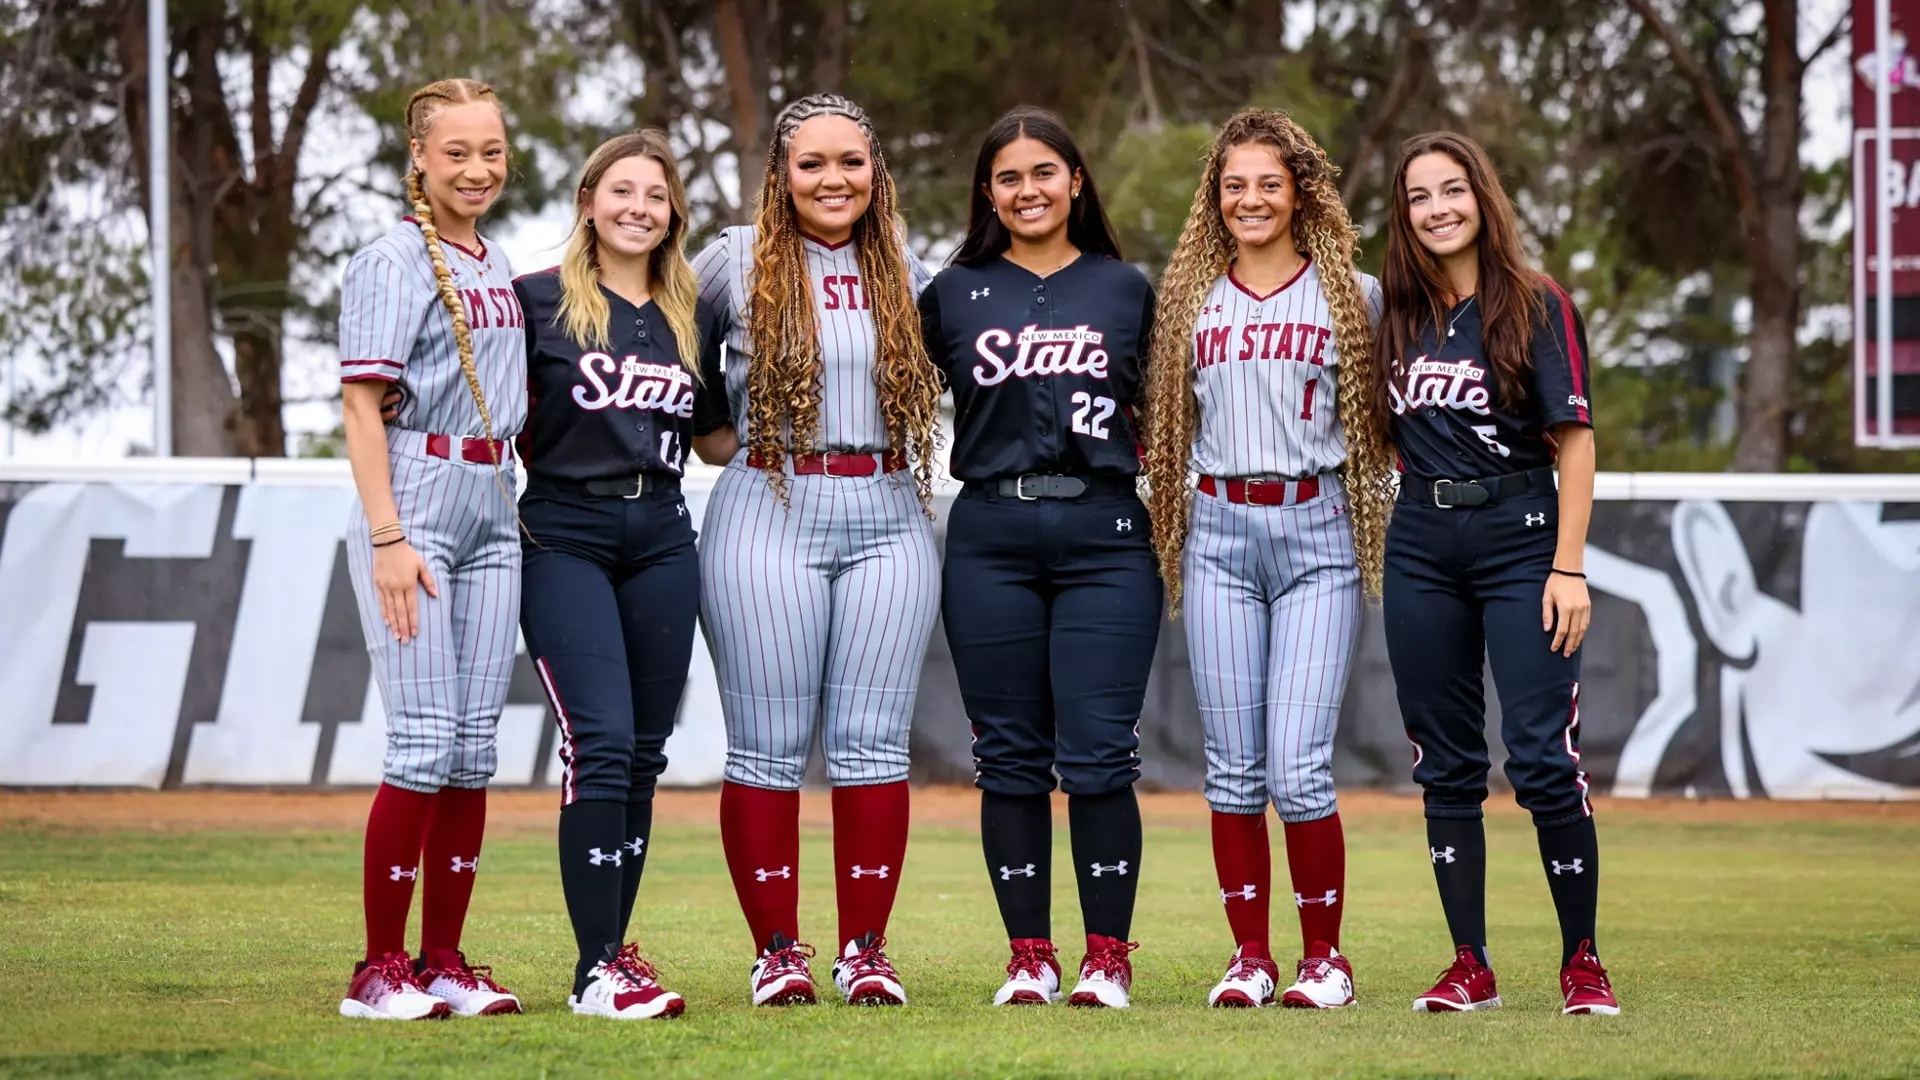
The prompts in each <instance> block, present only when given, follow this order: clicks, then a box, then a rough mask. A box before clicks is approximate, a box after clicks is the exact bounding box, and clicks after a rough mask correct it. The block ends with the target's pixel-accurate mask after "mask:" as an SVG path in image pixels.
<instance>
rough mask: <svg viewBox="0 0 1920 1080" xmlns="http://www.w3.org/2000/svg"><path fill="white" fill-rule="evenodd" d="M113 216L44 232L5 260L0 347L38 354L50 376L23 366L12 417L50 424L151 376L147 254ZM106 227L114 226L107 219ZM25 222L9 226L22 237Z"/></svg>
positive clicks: (123, 394)
mask: <svg viewBox="0 0 1920 1080" xmlns="http://www.w3.org/2000/svg"><path fill="white" fill-rule="evenodd" d="M113 224H114V223H113V222H102V221H95V222H92V223H90V225H91V227H79V228H66V229H61V230H59V231H57V232H42V233H40V234H39V235H38V236H37V238H36V242H35V243H32V244H19V245H17V246H15V247H14V254H13V258H12V259H11V260H9V261H7V262H5V263H0V295H5V296H7V297H8V302H7V303H5V304H0V351H3V352H5V353H6V354H7V355H9V356H11V357H13V358H15V359H16V361H17V360H19V359H20V358H31V359H33V360H37V361H38V366H39V367H41V368H42V369H43V370H44V372H45V376H44V378H43V379H34V378H33V377H32V376H33V375H34V372H33V371H32V369H31V368H28V369H25V370H23V371H22V375H23V376H25V377H23V378H22V380H21V393H20V398H19V400H17V401H11V402H9V403H8V405H7V409H6V410H5V413H6V418H7V421H8V422H9V423H12V424H16V425H18V426H20V427H21V428H23V429H25V430H27V431H32V432H44V431H47V430H49V429H51V428H53V427H56V426H58V425H60V424H62V423H66V422H67V421H70V420H72V419H74V418H76V417H78V416H80V415H82V414H84V413H87V412H90V411H94V410H98V409H101V408H105V407H109V406H114V405H120V404H125V403H126V402H128V401H130V400H133V394H131V393H129V391H130V390H137V389H138V388H139V387H140V386H141V385H142V383H143V382H144V381H145V380H147V379H148V378H150V377H151V374H152V373H151V371H150V370H149V367H150V365H148V364H147V363H146V359H147V358H146V355H145V349H144V347H143V345H144V341H143V340H142V339H143V338H147V337H148V336H149V334H148V331H147V327H148V319H147V309H146V306H145V304H146V301H145V298H146V296H147V280H148V277H147V265H146V263H147V260H146V253H145V251H144V250H142V248H141V247H140V246H139V245H137V244H129V243H124V242H121V241H119V240H117V239H115V234H116V233H117V232H118V231H119V230H118V229H115V228H112V227H110V226H112V225H113ZM103 226H106V227H103ZM28 231H29V230H27V229H26V228H24V227H15V228H13V229H0V236H4V235H6V234H7V233H8V232H11V233H12V235H14V236H16V237H17V236H21V235H23V234H25V233H26V232H28Z"/></svg>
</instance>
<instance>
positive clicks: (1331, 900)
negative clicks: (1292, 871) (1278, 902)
mask: <svg viewBox="0 0 1920 1080" xmlns="http://www.w3.org/2000/svg"><path fill="white" fill-rule="evenodd" d="M1339 902H1340V890H1339V889H1328V890H1327V895H1325V896H1301V895H1300V894H1299V893H1294V894H1293V906H1294V907H1298V908H1303V907H1306V906H1307V905H1308V904H1320V905H1322V906H1325V907H1332V906H1333V905H1335V904H1337V903H1339Z"/></svg>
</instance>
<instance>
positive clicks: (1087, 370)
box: [920, 253, 1153, 481]
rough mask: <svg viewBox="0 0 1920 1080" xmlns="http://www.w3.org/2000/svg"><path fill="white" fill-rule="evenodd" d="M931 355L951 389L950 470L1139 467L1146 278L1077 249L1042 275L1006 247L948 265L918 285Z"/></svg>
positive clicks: (982, 474)
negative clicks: (975, 261)
mask: <svg viewBox="0 0 1920 1080" xmlns="http://www.w3.org/2000/svg"><path fill="white" fill-rule="evenodd" d="M920 325H921V329H922V332H923V333H924V335H925V336H926V342H927V354H928V355H929V356H931V357H932V358H933V363H934V365H935V366H936V367H938V368H939V369H940V370H941V372H942V373H943V374H944V376H945V378H946V382H947V385H949V386H951V387H952V388H953V411H954V437H953V459H952V469H953V475H954V476H955V477H956V478H958V479H960V480H964V481H979V480H996V479H1000V478H1003V477H1009V476H1020V475H1023V474H1026V473H1056V474H1081V475H1086V474H1094V473H1106V474H1118V475H1125V476H1133V475H1135V474H1137V473H1138V472H1139V471H1140V455H1139V450H1138V442H1137V440H1136V438H1135V433H1134V423H1133V404H1134V401H1135V399H1137V398H1138V396H1139V394H1140V375H1141V367H1142V365H1143V363H1144V362H1145V360H1146V352H1147V337H1148V335H1149V334H1150V333H1151V332H1152V330H1153V286H1151V285H1149V284H1148V283H1147V279H1146V277H1145V275H1143V274H1141V273H1140V271H1138V270H1136V269H1134V268H1133V267H1132V266H1130V265H1128V264H1126V263H1124V262H1120V261H1119V260H1117V259H1110V258H1108V257H1107V256H1105V255H1097V254H1093V253H1086V254H1082V255H1081V256H1080V257H1079V258H1078V259H1076V260H1074V262H1072V263H1071V264H1069V265H1068V266H1066V267H1065V268H1063V269H1061V270H1057V271H1055V272H1054V273H1053V274H1051V275H1049V276H1047V277H1045V278H1042V277H1040V276H1039V275H1037V274H1035V273H1033V272H1032V271H1031V270H1028V269H1026V268H1024V267H1022V266H1020V265H1018V264H1016V263H1014V262H1013V261H1012V260H1010V259H1007V258H1006V257H1005V256H1002V257H1000V258H997V259H994V260H993V261H992V262H989V263H985V264H983V265H980V266H950V267H948V268H947V269H945V270H942V271H941V272H940V273H939V274H937V275H935V276H934V279H933V283H932V284H930V285H928V286H927V288H926V291H925V292H922V293H921V294H920Z"/></svg>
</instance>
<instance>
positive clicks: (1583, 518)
mask: <svg viewBox="0 0 1920 1080" xmlns="http://www.w3.org/2000/svg"><path fill="white" fill-rule="evenodd" d="M1389 205H1391V206H1394V207H1397V208H1399V209H1398V210H1397V211H1396V212H1395V213H1394V214H1393V215H1392V217H1391V219H1390V222H1389V227H1388V230H1387V255H1386V272H1385V283H1386V288H1385V293H1386V309H1385V313H1384V315H1383V316H1382V318H1381V330H1380V334H1379V336H1378V342H1377V346H1376V348H1377V352H1376V365H1377V367H1378V368H1379V371H1380V373H1381V376H1382V378H1381V381H1380V391H1381V404H1382V405H1383V406H1384V408H1382V409H1381V411H1382V413H1384V412H1385V411H1387V410H1390V411H1391V412H1392V431H1393V440H1394V445H1395V448H1396V449H1397V450H1398V451H1399V455H1400V460H1401V461H1402V462H1404V465H1405V470H1406V475H1405V476H1404V477H1403V478H1402V479H1401V483H1400V496H1399V505H1398V506H1397V508H1396V509H1395V511H1394V515H1393V526H1392V528H1391V529H1390V530H1389V531H1388V533H1387V552H1386V632H1387V656H1388V659H1389V660H1390V661H1391V663H1392V665H1393V678H1394V683H1395V686H1396V689H1397V690H1398V692H1399V696H1400V712H1401V715H1402V717H1403V718H1404V720H1405V721H1406V726H1407V738H1408V739H1409V740H1411V741H1412V743H1413V746H1414V763H1413V778H1414V780H1415V781H1417V782H1418V783H1419V784H1420V786H1421V787H1423V788H1425V789H1426V816H1427V855H1428V858H1429V859H1430V860H1431V861H1432V863H1433V872H1434V877H1435V879H1436V881H1437V882H1438V884H1439V886H1440V903H1441V906H1442V907H1443V908H1444V909H1445V911H1446V916H1447V928H1448V930H1449V931H1451V932H1452V934H1453V941H1454V947H1455V956H1454V961H1453V964H1452V966H1451V967H1449V968H1448V969H1447V971H1446V972H1445V973H1444V974H1442V975H1441V977H1440V980H1439V982H1438V983H1437V984H1435V986H1434V987H1433V989H1431V990H1429V991H1428V992H1426V993H1425V994H1422V995H1420V996H1419V997H1418V998H1416V999H1414V1004H1413V1007H1414V1009H1415V1011H1429V1012H1458V1011H1466V1010H1471V1009H1483V1008H1491V1007H1494V1006H1497V1005H1499V1004H1500V995H1499V992H1498V991H1497V990H1496V989H1495V985H1494V978H1493V971H1492V969H1491V968H1490V967H1489V966H1488V962H1487V952H1486V941H1487V936H1486V865H1487V841H1486V833H1485V831H1484V830H1483V829H1482V827H1481V804H1482V803H1484V802H1485V801H1486V798H1487V768H1488V762H1487V745H1486V737H1485V734H1484V731H1485V727H1486V711H1485V708H1486V707H1485V702H1484V701H1483V700H1482V697H1483V690H1482V682H1481V670H1482V665H1483V664H1486V663H1487V662H1489V661H1491V663H1492V667H1493V681H1494V686H1495V687H1496V689H1498V691H1499V693H1500V728H1501V731H1500V734H1501V739H1502V741H1504V742H1505V743H1506V747H1507V754H1508V758H1507V778H1508V779H1509V780H1511V781H1512V782H1513V788H1514V794H1515V796H1516V797H1517V799H1518V800H1519V802H1520V805H1521V806H1523V807H1525V808H1526V809H1527V810H1529V811H1531V812H1532V814H1533V823H1534V826H1535V827H1536V829H1537V830H1538V834H1539V845H1540V861H1541V863H1542V866H1543V868H1544V869H1545V870H1546V871H1547V884H1548V886H1549V887H1550V888H1551V889H1552V892H1553V903H1554V907H1555V909H1556V910H1557V911H1558V913H1559V917H1560V937H1561V943H1562V949H1561V965H1562V966H1561V971H1560V989H1561V993H1562V996H1563V997H1564V999H1565V1004H1564V1008H1563V1011H1564V1012H1567V1013H1608V1014H1612V1013H1617V1012H1619V1011H1620V1004H1619V1002H1618V1000H1616V999H1615V997H1614V993H1613V989H1612V986H1611V985H1610V984H1609V982H1608V979H1607V972H1606V969H1605V968H1603V967H1602V966H1601V965H1600V959H1599V956H1598V955H1597V954H1596V951H1595V949H1594V944H1593V940H1594V908H1595V904H1596V900H1597V896H1598V893H1599V880H1598V879H1599V874H1600V865H1599V864H1600V857H1599V846H1598V841H1597V839H1596V838H1595V834H1594V827H1593V807H1592V805H1591V804H1590V803H1589V802H1588V801H1587V777H1586V774H1585V773H1584V772H1582V771H1581V770H1580V654H1579V649H1580V641H1581V639H1582V638H1583V637H1585V635H1586V631H1587V622H1588V618H1589V615H1590V613H1591V602H1590V601H1589V599H1588V597H1587V587H1586V581H1585V575H1583V574H1582V573H1581V569H1580V568H1581V566H1582V558H1583V555H1584V553H1585V550H1586V539H1587V521H1588V516H1589V514H1590V512H1591V511H1592V508H1593V470H1594V450H1593V429H1592V426H1591V425H1592V416H1591V413H1590V412H1589V404H1588V401H1587V341H1586V329H1585V327H1584V326H1583V325H1582V324H1581V321H1580V313H1579V312H1578V311H1577V310H1575V309H1574V306H1573V301H1572V300H1571V299H1570V298H1569V297H1568V296H1567V294H1566V293H1565V292H1563V291H1561V289H1560V287H1559V286H1558V285H1555V284H1554V283H1553V282H1552V281H1549V280H1547V279H1546V278H1545V277H1543V276H1541V275H1540V274H1539V273H1537V272H1535V271H1534V270H1532V269H1530V268H1529V267H1528V266H1527V264H1526V255H1525V252H1524V251H1523V250H1522V248H1521V243H1520V233H1519V229H1518V227H1517V226H1516V224H1515V222H1514V213H1513V207H1512V205H1511V204H1510V203H1509V202H1508V201H1507V196H1506V193H1505V192H1504V191H1502V190H1501V187H1500V181H1499V179H1498V178H1497V177H1496V176H1495V174H1494V171H1493V165H1492V163H1490V162H1489V161H1488V160H1487V156H1486V153H1485V152H1484V151H1483V150H1481V148H1480V147H1479V146H1478V145H1476V144H1475V143H1474V142H1473V141H1472V140H1470V139H1466V138H1463V137H1462V136H1459V135H1454V134H1452V133H1449V132H1439V133H1435V134H1430V135H1421V136H1418V137H1416V138H1413V139H1411V140H1408V142H1407V143H1406V145H1405V146H1404V147H1403V148H1402V154H1401V159H1400V167H1399V168H1398V169H1397V170H1396V171H1395V173H1394V179H1393V198H1392V200H1391V201H1390V203H1389ZM1556 465H1558V473H1559V476H1558V483H1557V484H1556V483H1555V466H1556Z"/></svg>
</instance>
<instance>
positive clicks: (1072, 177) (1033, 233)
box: [987, 136, 1080, 244]
mask: <svg viewBox="0 0 1920 1080" xmlns="http://www.w3.org/2000/svg"><path fill="white" fill-rule="evenodd" d="M1079 194H1080V174H1079V173H1077V172H1075V171H1073V170H1071V169H1069V168H1067V163H1066V161H1065V159H1063V158H1062V157H1061V156H1060V154H1059V152H1058V151H1056V150H1054V149H1053V148H1052V147H1050V146H1048V145H1047V144H1046V143H1043V142H1041V141H1040V140H1038V139H1032V138H1027V137H1026V136H1022V137H1020V138H1018V139H1015V140H1013V141H1012V142H1010V143H1008V144H1007V145H1006V146H1004V147H1002V148H1001V149H1000V152H999V153H997V154H995V155H994V156H993V171H992V173H991V174H990V178H989V180H988V181H987V198H988V199H989V200H991V201H992V202H993V210H994V213H995V214H997V215H999V218H1000V224H1002V225H1004V226H1006V229H1007V231H1008V232H1009V233H1012V234H1013V236H1014V238H1015V239H1018V240H1023V241H1026V242H1028V243H1035V244H1037V243H1043V242H1046V241H1048V240H1051V239H1053V238H1054V237H1055V236H1056V235H1057V234H1060V233H1064V232H1065V231H1066V228H1067V218H1068V215H1069V214H1070V213H1071V212H1072V210H1073V200H1074V198H1075V197H1076V196H1078V195H1079Z"/></svg>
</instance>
